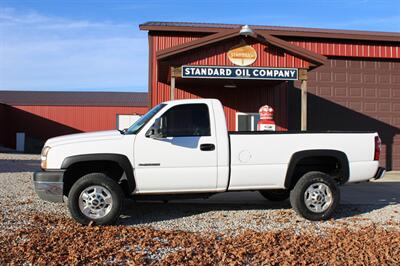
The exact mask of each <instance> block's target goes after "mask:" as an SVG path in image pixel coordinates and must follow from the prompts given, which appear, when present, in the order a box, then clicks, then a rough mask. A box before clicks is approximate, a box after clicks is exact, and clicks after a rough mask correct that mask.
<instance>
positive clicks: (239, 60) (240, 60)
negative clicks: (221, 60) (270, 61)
mask: <svg viewBox="0 0 400 266" xmlns="http://www.w3.org/2000/svg"><path fill="white" fill-rule="evenodd" d="M228 58H229V61H231V62H232V64H235V65H237V66H248V65H251V64H253V63H254V62H255V61H256V59H257V52H256V50H255V49H254V48H253V47H251V46H250V45H246V46H241V47H238V48H234V49H232V50H229V51H228Z"/></svg>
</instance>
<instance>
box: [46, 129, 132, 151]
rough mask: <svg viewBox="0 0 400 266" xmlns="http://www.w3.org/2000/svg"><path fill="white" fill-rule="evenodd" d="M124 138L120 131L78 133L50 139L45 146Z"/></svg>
mask: <svg viewBox="0 0 400 266" xmlns="http://www.w3.org/2000/svg"><path fill="white" fill-rule="evenodd" d="M123 136H124V135H122V134H121V133H120V132H119V131H118V130H107V131H97V132H89V133H78V134H71V135H65V136H60V137H55V138H51V139H48V140H47V141H46V144H45V146H50V147H54V146H59V145H64V144H70V143H77V142H88V141H98V140H109V139H118V138H123Z"/></svg>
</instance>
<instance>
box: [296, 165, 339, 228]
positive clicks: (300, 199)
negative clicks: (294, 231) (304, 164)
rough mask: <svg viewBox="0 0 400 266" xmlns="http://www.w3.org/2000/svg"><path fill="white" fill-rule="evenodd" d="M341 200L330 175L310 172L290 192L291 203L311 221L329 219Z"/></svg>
mask: <svg viewBox="0 0 400 266" xmlns="http://www.w3.org/2000/svg"><path fill="white" fill-rule="evenodd" d="M339 202H340V191H339V188H338V186H337V184H336V183H335V181H334V180H333V178H331V177H330V176H329V175H327V174H325V173H321V172H309V173H306V174H305V175H303V176H302V177H301V178H300V179H299V181H298V182H297V184H296V185H295V187H294V188H293V190H292V191H291V192H290V203H291V205H292V207H293V209H294V210H295V211H296V212H297V213H298V214H299V215H300V216H302V217H304V218H306V219H307V220H311V221H319V220H327V219H329V218H330V217H331V216H332V214H333V212H334V211H335V209H336V207H337V206H338V205H339Z"/></svg>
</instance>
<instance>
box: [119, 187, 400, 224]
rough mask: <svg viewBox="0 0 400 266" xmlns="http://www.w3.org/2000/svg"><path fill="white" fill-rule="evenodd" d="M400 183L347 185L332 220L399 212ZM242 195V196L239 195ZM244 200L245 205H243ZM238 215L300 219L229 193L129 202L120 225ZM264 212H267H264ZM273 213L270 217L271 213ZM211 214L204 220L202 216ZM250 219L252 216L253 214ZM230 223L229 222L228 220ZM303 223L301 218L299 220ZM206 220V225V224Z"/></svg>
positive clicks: (252, 195)
mask: <svg viewBox="0 0 400 266" xmlns="http://www.w3.org/2000/svg"><path fill="white" fill-rule="evenodd" d="M398 191H400V182H380V183H363V184H356V185H348V186H344V187H342V188H341V194H342V200H341V204H340V206H339V207H338V209H337V211H336V212H335V214H334V216H333V218H334V219H335V220H336V219H344V218H355V219H359V218H360V217H359V216H360V215H363V214H368V213H370V212H374V211H378V210H380V209H383V208H385V207H387V206H389V205H396V206H398V207H399V211H400V194H399V193H398ZM239 194H240V195H239ZM241 200H242V202H241ZM237 211H239V212H243V214H238V215H239V216H240V217H241V219H244V217H245V216H246V215H249V214H248V213H247V212H250V213H253V214H260V215H261V216H264V215H267V217H271V218H274V219H275V218H276V219H278V218H279V216H282V217H283V216H288V217H290V218H291V219H292V218H293V219H297V218H296V217H297V216H296V214H295V213H294V211H292V209H291V206H290V202H289V200H286V201H283V202H270V201H267V200H264V199H263V198H261V197H260V196H259V194H258V193H256V192H241V193H226V194H225V195H216V196H215V198H213V197H212V198H211V199H207V200H188V201H186V202H185V201H171V202H168V203H162V202H144V201H137V202H135V201H133V200H127V203H126V209H125V211H124V213H123V215H122V219H121V221H120V223H121V224H123V225H142V224H148V223H156V222H165V221H169V220H174V219H181V218H188V217H190V216H198V217H196V219H199V221H201V222H207V223H212V222H213V221H214V219H224V218H225V219H226V217H231V218H234V217H235V216H236V215H237V214H236V213H235V214H234V215H229V214H230V212H237ZM263 211H265V212H263ZM268 212H270V213H268ZM206 213H207V214H208V215H207V216H204V215H202V214H206ZM250 215H251V214H250ZM228 219H229V218H228ZM299 219H300V218H299ZM205 220H207V221H205Z"/></svg>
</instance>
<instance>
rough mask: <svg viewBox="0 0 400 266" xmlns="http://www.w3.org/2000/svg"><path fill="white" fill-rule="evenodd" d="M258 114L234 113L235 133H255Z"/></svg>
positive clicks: (258, 118)
mask: <svg viewBox="0 0 400 266" xmlns="http://www.w3.org/2000/svg"><path fill="white" fill-rule="evenodd" d="M259 120H260V114H259V113H236V131H257V123H258V121H259Z"/></svg>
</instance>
